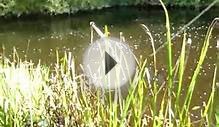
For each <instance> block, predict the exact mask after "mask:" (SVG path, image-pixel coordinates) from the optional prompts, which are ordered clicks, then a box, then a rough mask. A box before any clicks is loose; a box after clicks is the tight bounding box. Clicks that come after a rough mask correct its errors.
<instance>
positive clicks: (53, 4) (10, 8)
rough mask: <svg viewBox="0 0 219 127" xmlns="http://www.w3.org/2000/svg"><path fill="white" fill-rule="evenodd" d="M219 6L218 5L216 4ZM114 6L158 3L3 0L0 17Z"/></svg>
mask: <svg viewBox="0 0 219 127" xmlns="http://www.w3.org/2000/svg"><path fill="white" fill-rule="evenodd" d="M211 2H213V0H210V1H209V0H203V1H200V0H195V1H194V0H177V1H174V2H172V1H170V0H166V1H165V3H166V5H168V6H174V7H195V8H199V7H204V6H206V5H208V4H210V3H211ZM217 5H219V4H217ZM116 6H151V7H153V6H160V3H159V1H157V2H156V1H150V0H117V1H116V2H115V1H113V0H101V1H100V0H95V1H91V0H80V1H67V0H56V1H52V0H48V1H38V0H31V1H29V0H23V1H22V2H21V1H19V0H5V1H3V2H0V16H6V17H7V16H17V17H19V16H21V15H30V14H43V15H58V14H75V13H76V12H78V11H88V10H89V11H90V10H99V9H103V8H109V7H116Z"/></svg>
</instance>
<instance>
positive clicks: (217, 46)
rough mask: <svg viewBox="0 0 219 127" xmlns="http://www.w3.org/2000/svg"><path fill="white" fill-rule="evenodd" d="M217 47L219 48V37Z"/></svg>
mask: <svg viewBox="0 0 219 127" xmlns="http://www.w3.org/2000/svg"><path fill="white" fill-rule="evenodd" d="M216 48H217V49H219V38H218V39H217V45H216Z"/></svg>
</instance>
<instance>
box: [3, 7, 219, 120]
mask: <svg viewBox="0 0 219 127" xmlns="http://www.w3.org/2000/svg"><path fill="white" fill-rule="evenodd" d="M169 13H170V17H171V19H170V20H171V26H172V27H171V29H172V32H173V33H176V32H177V31H179V30H180V29H181V28H182V27H183V25H185V24H186V23H187V22H188V21H190V20H191V19H192V18H193V17H194V16H196V15H197V14H198V13H199V10H193V9H172V10H170V11H169ZM217 16H219V9H212V10H210V11H209V12H207V13H206V14H205V15H203V16H202V17H201V18H200V19H198V20H197V21H196V22H195V23H194V24H192V25H191V26H190V27H189V28H188V31H187V32H188V37H190V38H191V39H192V46H191V49H190V54H189V59H188V64H187V68H186V73H185V78H184V84H183V85H184V89H183V90H184V92H185V89H186V88H187V87H188V82H189V81H190V78H191V75H192V71H193V70H194V67H195V65H196V62H197V60H198V55H199V53H200V50H201V46H202V44H203V39H204V36H205V33H206V30H207V27H208V25H209V24H210V23H211V21H212V20H213V19H214V18H215V17H217ZM90 21H95V23H96V24H97V26H99V27H100V28H102V27H103V26H104V25H108V27H109V31H110V36H112V37H119V32H123V34H124V36H125V39H126V42H127V43H128V44H129V45H130V47H131V48H132V50H133V52H134V54H135V55H136V56H137V58H139V57H140V56H143V57H144V58H148V59H149V61H151V62H148V66H149V67H152V66H153V65H152V59H151V57H149V54H151V53H152V48H151V44H150V41H149V38H148V36H147V35H146V34H145V33H144V31H143V29H142V28H141V27H140V24H141V23H144V24H145V25H147V26H148V28H149V29H150V30H151V32H152V34H153V37H154V39H155V45H156V48H157V47H159V46H160V45H162V44H163V43H164V41H165V24H164V23H165V17H164V14H163V11H162V9H157V8H156V9H149V8H144V9H143V8H128V7H124V8H113V9H106V10H102V11H92V12H86V13H78V14H76V15H70V16H57V17H47V16H28V17H23V18H20V19H3V18H2V19H0V45H3V46H4V47H5V51H4V53H5V54H6V56H7V57H9V58H11V57H12V55H11V54H12V50H13V47H16V49H17V52H18V54H19V56H20V58H22V59H26V60H32V61H33V62H34V63H37V62H38V61H39V59H40V60H41V62H42V63H43V64H47V65H53V64H54V63H55V61H56V54H55V51H56V50H58V51H59V52H60V54H63V53H64V52H65V51H67V52H72V54H73V55H74V56H75V58H76V64H77V65H79V64H80V63H81V58H82V56H83V52H84V50H85V49H86V47H88V45H89V41H90V26H89V22H90ZM217 27H219V25H218V26H217ZM95 39H98V36H97V35H95ZM217 39H219V28H216V29H215V30H214V31H213V36H212V39H211V43H210V47H209V49H210V50H209V51H208V54H207V58H206V60H205V63H204V65H203V68H202V70H201V73H200V75H199V80H198V85H197V86H196V88H195V95H194V97H193V101H192V106H197V105H198V106H203V102H204V101H205V100H206V99H208V97H209V92H210V90H211V83H212V79H213V71H214V67H215V64H216V61H217V55H216V54H217V49H216V40H217ZM173 42H174V44H173V47H174V51H173V52H174V54H173V55H174V60H175V61H176V58H177V56H179V53H180V47H181V42H182V37H181V36H179V37H176V38H174V40H173ZM0 52H3V49H0ZM157 57H158V69H159V71H158V73H159V75H161V77H165V76H166V66H167V65H166V63H167V62H166V61H167V57H166V50H165V48H164V49H162V50H161V51H160V52H159V53H158V54H157ZM218 80H219V77H217V81H218ZM196 112H200V110H196V111H194V112H192V114H194V115H192V116H191V117H192V119H194V120H199V116H196V115H195V114H196Z"/></svg>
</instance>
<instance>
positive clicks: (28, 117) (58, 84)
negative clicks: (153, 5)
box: [0, 1, 219, 127]
mask: <svg viewBox="0 0 219 127" xmlns="http://www.w3.org/2000/svg"><path fill="white" fill-rule="evenodd" d="M161 3H162V1H161ZM162 7H163V8H164V10H165V15H166V30H167V34H166V35H167V36H166V41H167V51H168V54H167V55H168V62H167V68H168V72H167V73H168V74H167V75H168V77H167V80H168V82H167V83H165V84H163V85H161V86H158V85H157V81H156V80H154V81H153V82H149V81H148V80H147V79H148V78H147V75H146V73H148V72H147V71H148V69H147V60H142V59H141V60H139V61H138V62H137V63H138V67H137V68H136V74H135V76H134V79H133V81H132V82H130V89H129V92H128V95H127V96H126V97H124V98H123V99H114V100H113V98H112V95H113V92H112V91H107V92H106V93H105V94H103V91H101V90H100V89H93V88H90V86H89V85H88V84H87V80H86V78H85V77H84V75H83V74H80V73H77V72H76V69H75V61H74V58H73V57H72V54H71V53H66V54H65V55H64V58H62V59H59V57H60V56H59V55H58V53H57V62H56V65H55V67H54V68H50V67H47V66H44V65H41V64H40V62H39V63H38V64H37V65H34V64H33V63H32V62H27V61H23V62H22V61H21V60H20V59H19V57H18V55H17V54H16V51H14V54H13V60H12V61H10V60H8V59H7V58H5V57H4V54H3V55H2V56H1V57H2V58H1V62H0V126H5V127H11V126H15V127H20V126H21V127H23V126H31V127H33V126H39V127H47V126H66V127H68V126H113V127H117V126H136V127H138V126H154V127H157V126H158V127H159V126H179V127H184V126H196V125H199V126H212V124H213V123H214V119H213V118H214V117H213V116H214V114H213V113H214V112H213V104H214V98H215V85H216V75H217V65H215V71H214V76H213V77H212V92H211V93H210V95H209V99H208V100H207V101H206V102H205V105H204V106H203V107H200V108H201V111H200V114H198V115H199V116H200V120H199V121H193V120H192V119H191V118H190V112H191V110H195V109H196V108H197V107H191V105H190V104H191V102H192V96H193V93H194V88H195V87H196V85H197V83H196V81H197V78H198V73H199V72H200V68H201V66H202V64H203V61H204V59H205V57H206V53H207V51H208V47H209V43H210V41H209V40H210V36H211V33H212V30H213V28H214V25H215V24H216V23H217V21H218V20H219V19H215V20H214V21H213V22H212V23H211V25H210V27H209V28H208V31H207V34H206V37H205V40H204V43H203V47H202V50H201V52H200V57H199V60H198V63H197V65H196V69H195V70H194V74H193V76H192V78H191V82H190V83H189V87H188V90H187V93H186V94H185V95H184V96H181V93H182V91H181V87H182V85H183V78H184V76H183V75H184V71H185V65H186V64H185V62H186V58H187V56H186V51H187V50H186V45H187V44H186V40H187V37H186V33H185V34H184V38H183V43H182V49H181V54H180V58H179V59H178V61H179V62H178V63H176V64H173V61H172V54H173V53H172V42H171V38H170V36H171V32H170V22H169V16H168V12H167V10H166V8H165V6H164V4H163V3H162ZM142 26H143V28H144V30H145V32H146V34H147V35H149V37H150V40H151V43H152V47H154V46H153V45H154V44H153V37H152V34H151V32H150V30H149V29H148V28H147V26H145V25H143V24H142ZM153 51H154V68H155V70H154V72H155V77H154V78H156V71H157V70H156V62H157V60H156V54H155V49H153ZM174 74H176V75H174ZM176 78H177V79H178V80H179V82H177V83H174V79H176ZM174 86H175V87H176V86H177V88H176V89H174V88H173V87H174ZM158 98H159V99H158ZM216 118H217V119H218V116H217V115H216ZM217 122H218V121H217Z"/></svg>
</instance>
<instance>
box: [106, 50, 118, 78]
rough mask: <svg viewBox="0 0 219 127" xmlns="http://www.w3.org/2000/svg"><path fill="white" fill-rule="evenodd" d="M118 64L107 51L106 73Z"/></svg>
mask: <svg viewBox="0 0 219 127" xmlns="http://www.w3.org/2000/svg"><path fill="white" fill-rule="evenodd" d="M116 64H117V62H116V61H115V60H114V59H113V58H112V57H111V56H110V55H109V54H108V53H107V52H105V75H106V74H107V73H108V72H109V71H110V70H111V69H112V68H113V67H114V66H115V65H116Z"/></svg>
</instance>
